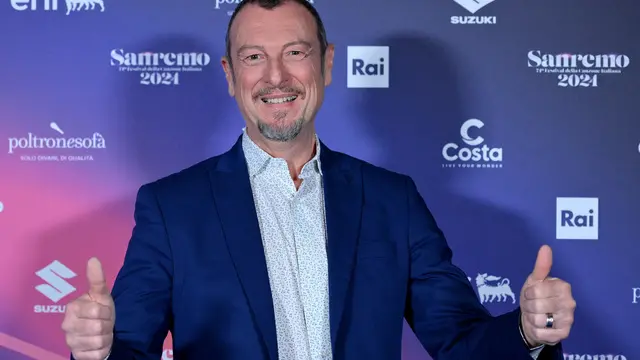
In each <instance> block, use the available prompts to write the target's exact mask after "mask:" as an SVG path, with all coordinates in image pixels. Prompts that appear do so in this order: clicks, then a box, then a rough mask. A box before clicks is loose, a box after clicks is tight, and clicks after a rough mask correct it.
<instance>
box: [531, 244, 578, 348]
mask: <svg viewBox="0 0 640 360" xmlns="http://www.w3.org/2000/svg"><path fill="white" fill-rule="evenodd" d="M552 262H553V257H552V252H551V248H550V247H549V246H547V245H544V246H543V247H541V248H540V251H539V252H538V258H537V259H536V264H535V266H534V268H533V272H532V273H531V275H529V277H528V278H527V281H526V282H525V284H524V286H523V287H522V291H521V292H520V311H521V320H522V332H523V333H524V334H523V335H524V337H525V339H526V340H527V342H528V343H529V345H530V346H532V347H535V346H539V345H555V344H557V343H559V342H560V341H562V340H564V339H566V338H567V337H568V336H569V332H570V331H571V326H572V325H573V313H574V311H575V308H576V302H575V300H574V299H573V296H572V295H571V285H569V283H567V282H566V281H563V280H560V279H558V278H551V277H549V274H550V272H551V265H552Z"/></svg>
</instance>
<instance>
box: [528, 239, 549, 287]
mask: <svg viewBox="0 0 640 360" xmlns="http://www.w3.org/2000/svg"><path fill="white" fill-rule="evenodd" d="M552 263H553V254H552V252H551V248H550V247H549V246H548V245H543V246H542V247H541V248H540V250H539V251H538V257H537V258H536V264H535V266H534V267H533V272H532V273H531V280H533V281H542V280H544V279H546V278H547V277H549V273H550V272H551V265H552Z"/></svg>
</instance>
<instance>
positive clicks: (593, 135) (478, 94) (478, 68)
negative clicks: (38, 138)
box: [0, 0, 640, 360]
mask: <svg viewBox="0 0 640 360" xmlns="http://www.w3.org/2000/svg"><path fill="white" fill-rule="evenodd" d="M0 1H2V4H0V33H1V34H3V35H2V37H0V46H1V47H0V49H2V50H1V51H0V79H1V81H0V135H2V136H1V137H0V139H1V141H3V142H4V144H5V146H6V147H5V149H8V138H10V137H20V136H25V135H26V134H27V133H28V132H34V133H39V134H48V131H51V130H49V129H48V124H49V123H50V122H52V121H54V122H56V123H57V124H59V125H60V126H61V127H62V128H63V129H64V130H65V131H66V132H67V133H69V134H71V135H74V134H77V135H82V136H84V135H87V134H92V133H94V132H100V133H101V134H102V135H103V136H104V137H105V139H106V142H107V148H106V149H105V150H101V151H97V152H94V159H95V160H94V161H88V162H75V163H47V162H21V161H19V157H18V156H16V155H9V154H6V153H4V154H3V155H0V201H2V203H3V204H4V208H5V209H4V211H3V212H2V213H0V249H1V250H2V252H1V253H0V254H1V255H0V257H1V258H0V260H1V261H0V271H1V272H0V276H1V280H2V281H0V293H2V294H3V295H2V297H1V298H0V333H2V334H4V335H7V336H8V337H9V338H11V339H20V340H22V341H26V342H28V343H31V344H33V345H35V346H37V347H39V348H41V349H45V350H47V351H50V352H52V353H56V354H60V356H66V354H67V349H66V347H65V344H64V336H63V334H62V332H61V331H60V322H61V320H62V315H61V314H34V313H33V310H32V309H33V305H35V304H41V303H46V300H47V299H46V298H44V297H42V295H41V294H39V293H38V292H36V291H35V290H34V286H35V285H37V284H39V283H40V282H41V281H40V279H38V278H37V277H36V276H35V274H34V272H35V271H36V270H37V269H40V268H42V267H44V266H45V265H47V264H49V263H50V262H51V261H53V260H56V259H57V260H59V261H61V262H62V263H64V264H65V265H67V266H68V267H69V268H71V269H73V270H74V271H75V272H76V273H77V274H78V275H79V276H78V277H77V278H74V279H71V280H70V283H72V284H73V285H74V286H76V287H77V289H78V291H84V290H85V288H84V286H85V285H84V284H83V281H82V277H83V275H84V272H83V271H84V270H83V269H84V266H85V262H86V259H88V258H89V257H90V256H94V255H98V256H100V257H101V259H102V260H103V263H104V265H105V271H106V272H107V274H108V275H109V276H110V280H112V279H113V277H114V276H115V273H116V272H117V270H118V269H119V267H120V265H121V263H122V255H123V254H124V251H125V249H126V244H127V241H128V238H129V235H130V232H131V226H132V221H133V220H132V210H133V201H134V193H135V190H136V189H137V188H138V186H140V185H141V184H142V183H145V182H148V181H151V180H154V179H156V178H158V177H161V176H164V175H167V174H169V173H171V172H174V171H177V170H179V169H181V168H183V167H186V166H188V165H191V164H193V163H195V162H197V161H199V160H202V159H204V158H206V157H208V156H211V155H215V154H218V153H220V152H222V151H225V150H226V149H227V148H228V147H229V146H230V145H231V144H232V143H233V142H234V141H235V139H236V137H237V136H238V134H239V132H240V129H241V127H242V126H243V121H242V119H241V117H240V115H239V113H238V111H237V108H236V105H235V103H234V101H233V99H231V98H229V97H228V95H227V93H226V84H225V82H224V77H223V73H222V70H221V68H220V66H219V64H218V60H219V58H220V57H221V56H222V54H223V51H224V34H225V31H226V27H227V21H228V19H229V17H228V15H227V11H231V10H233V5H224V6H221V8H220V9H216V8H215V0H197V1H175V0H174V1H166V0H157V1H150V0H134V1H115V0H113V1H110V0H105V2H106V3H105V7H106V11H105V12H104V13H100V12H98V11H82V12H77V13H71V14H70V15H69V16H65V13H64V2H63V1H61V3H60V8H61V10H59V11H58V12H45V11H42V10H39V11H22V12H19V11H14V10H13V9H12V7H11V5H10V0H0ZM315 6H316V7H317V8H318V10H319V11H320V13H321V15H322V16H323V19H324V21H325V26H326V28H327V32H328V36H329V39H330V41H332V42H333V43H335V45H336V59H335V69H334V83H333V84H332V85H331V87H330V88H329V89H328V92H327V95H326V99H325V105H324V107H323V109H322V111H321V112H320V114H319V118H318V121H317V123H318V131H319V134H320V136H321V137H322V139H323V140H324V141H325V142H326V143H327V144H328V145H329V146H330V147H332V148H334V149H336V150H340V151H343V152H347V153H349V154H351V155H354V156H357V157H360V158H363V159H365V160H368V161H371V162H373V163H375V164H378V165H381V166H384V167H387V168H389V169H392V170H396V171H400V172H403V173H407V174H409V175H411V176H412V177H413V178H414V179H415V180H416V182H417V184H418V186H419V188H420V190H421V192H422V194H423V195H424V197H425V200H426V201H427V203H428V204H429V206H430V207H431V209H432V211H433V212H434V214H435V216H436V219H437V220H438V222H439V224H440V226H441V227H442V228H443V230H444V231H445V234H446V235H447V237H448V240H449V243H450V245H451V247H452V248H453V250H454V254H455V258H454V259H455V261H456V262H457V263H458V264H459V265H460V267H461V268H463V269H464V270H465V271H466V272H467V273H468V274H469V276H471V277H472V278H475V275H476V274H477V273H485V272H488V273H489V274H493V275H499V276H504V277H508V278H509V279H510V280H511V286H512V289H513V290H514V292H516V294H517V293H518V292H519V290H520V287H521V284H522V283H523V281H524V279H525V278H526V276H527V275H528V274H529V272H530V271H531V269H532V267H533V263H534V260H535V256H536V253H537V249H538V248H539V246H540V245H542V244H545V243H546V244H550V245H551V246H552V247H553V249H554V268H553V275H555V276H558V277H562V278H564V279H566V280H568V281H569V282H571V283H572V285H573V291H574V296H575V298H576V299H577V302H578V308H577V310H576V323H575V326H574V329H573V331H572V335H571V337H570V339H569V340H567V341H566V342H565V348H566V350H567V353H571V354H592V355H593V354H614V355H624V356H625V357H626V358H627V359H637V358H640V347H638V344H637V323H638V321H639V320H640V304H633V303H632V288H634V287H640V275H638V274H640V264H639V261H638V259H640V243H639V242H638V238H639V233H640V231H639V230H640V221H638V218H639V215H640V193H639V192H638V184H640V154H639V153H638V143H639V142H640V120H639V118H638V116H639V115H638V114H639V113H640V88H639V84H640V83H639V81H640V73H639V71H638V67H637V65H636V61H637V60H638V59H640V46H638V36H639V35H640V23H639V22H638V21H637V19H638V18H639V16H640V5H638V4H637V2H635V1H631V0H618V1H615V2H603V1H596V0H586V1H577V0H568V1H563V2H552V1H550V0H543V1H538V2H526V3H525V2H519V1H512V2H509V1H496V2H494V3H492V4H490V5H488V6H487V7H485V8H483V9H482V10H480V11H479V12H478V13H477V14H476V15H480V16H482V15H489V16H497V18H498V24H497V25H451V24H450V22H449V18H450V17H451V16H455V15H462V16H464V15H469V14H468V13H467V12H466V10H464V9H463V8H462V7H461V6H459V5H458V4H456V3H455V2H454V1H452V0H438V1H426V0H425V1H417V0H397V1H393V2H391V1H381V0H367V1H365V0H349V1H346V2H345V1H330V0H315ZM350 45H383V46H390V47H391V49H390V81H391V87H390V88H389V89H348V88H347V87H346V73H347V58H346V49H347V46H350ZM114 48H123V49H124V50H125V51H126V52H143V51H159V52H180V51H200V52H207V53H209V54H210V55H211V58H212V62H211V64H210V65H209V66H208V67H207V68H206V69H205V71H203V72H201V73H187V74H183V75H182V79H181V80H182V84H181V85H179V86H175V87H145V86H142V85H140V84H138V80H139V76H138V74H137V73H120V72H118V71H117V68H115V67H112V66H110V64H109V61H110V55H109V54H110V51H111V50H112V49H114ZM538 49H539V50H541V51H542V52H546V53H563V52H567V53H591V54H600V53H617V54H626V55H627V56H629V58H630V59H631V65H630V66H629V67H627V68H625V69H624V71H623V73H622V74H619V75H603V76H601V78H600V86H599V87H597V88H560V87H557V86H556V85H555V81H554V79H555V77H554V76H553V75H548V76H542V75H538V74H536V73H535V71H534V70H533V69H531V68H528V67H527V59H526V56H527V52H528V51H530V50H538ZM469 118H478V119H481V120H482V121H484V122H485V125H486V126H485V127H484V128H483V129H481V130H480V132H481V134H482V136H483V137H484V138H485V139H486V141H487V143H488V144H490V145H493V146H498V147H502V148H503V149H504V162H503V164H504V166H503V168H502V169H486V170H484V169H481V170H474V169H445V168H442V167H441V164H442V163H443V160H442V157H441V149H442V146H443V145H444V144H445V143H448V142H459V139H460V135H459V128H460V124H461V123H462V122H463V121H465V120H467V119H469ZM565 196H568V197H573V196H575V197H583V196H585V197H598V198H599V199H600V240H598V241H573V240H555V201H556V197H565ZM474 286H475V285H474ZM76 295H77V294H76ZM76 295H74V296H76ZM70 299H71V298H69V299H66V300H65V301H69V300H70ZM516 305H517V304H516ZM516 305H513V304H510V302H508V303H489V304H486V306H487V308H488V309H489V310H490V311H491V312H492V313H494V314H500V313H504V312H506V311H509V310H511V309H512V308H513V306H516ZM0 346H5V347H7V348H11V347H14V346H15V341H9V340H3V342H0ZM167 346H170V342H169V341H168V343H167ZM21 349H23V350H24V348H23V347H21ZM14 350H16V349H14ZM20 351H22V350H16V351H11V350H10V349H0V358H1V359H10V360H14V359H15V360H17V359H25V357H24V356H22V355H19V352H20ZM425 356H426V353H425V352H424V350H423V349H422V347H421V345H420V344H419V343H418V342H417V341H416V340H415V337H414V336H413V334H412V333H411V332H410V330H409V329H408V328H407V333H406V336H405V340H404V346H403V359H406V360H418V359H424V358H425ZM32 358H34V357H32ZM35 358H42V359H44V358H48V359H51V360H55V359H57V358H54V357H51V356H41V355H40V356H36V357H35Z"/></svg>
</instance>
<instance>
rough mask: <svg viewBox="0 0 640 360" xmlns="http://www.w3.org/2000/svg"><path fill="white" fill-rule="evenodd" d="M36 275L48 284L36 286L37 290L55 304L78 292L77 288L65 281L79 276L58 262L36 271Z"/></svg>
mask: <svg viewBox="0 0 640 360" xmlns="http://www.w3.org/2000/svg"><path fill="white" fill-rule="evenodd" d="M36 275H38V276H39V277H40V278H41V279H42V280H44V281H45V282H46V284H41V285H38V286H36V290H38V291H39V292H40V293H41V294H42V295H44V296H46V297H47V298H49V300H51V301H53V302H54V303H57V302H58V301H60V299H62V298H64V297H65V296H67V295H69V294H71V293H72V292H74V291H76V288H75V287H73V286H72V285H71V284H69V283H68V282H66V281H64V280H63V279H72V278H74V277H76V276H77V275H76V274H75V273H74V272H73V271H71V270H70V269H69V268H68V267H66V266H64V265H62V263H61V262H59V261H58V260H55V261H54V262H52V263H51V264H49V265H47V266H45V267H44V268H43V269H40V270H38V271H36Z"/></svg>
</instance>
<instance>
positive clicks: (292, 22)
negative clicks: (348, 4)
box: [222, 2, 333, 142]
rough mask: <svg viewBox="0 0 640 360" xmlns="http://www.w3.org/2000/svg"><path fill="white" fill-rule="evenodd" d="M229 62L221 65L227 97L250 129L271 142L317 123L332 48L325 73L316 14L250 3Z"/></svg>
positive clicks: (239, 20)
mask: <svg viewBox="0 0 640 360" xmlns="http://www.w3.org/2000/svg"><path fill="white" fill-rule="evenodd" d="M230 38H231V52H230V56H231V63H232V65H233V69H232V68H231V66H230V65H231V64H229V62H228V60H227V59H223V60H222V65H223V68H224V71H225V74H226V78H227V81H228V84H229V94H230V95H231V96H234V97H235V98H236V101H237V103H238V106H239V108H240V111H241V112H242V115H243V117H244V118H245V120H246V122H247V128H250V127H255V128H257V129H258V130H259V131H260V133H261V134H262V135H263V136H264V137H265V138H266V139H268V140H273V141H281V142H283V141H290V140H293V139H294V138H295V137H296V136H297V135H298V134H299V133H300V131H301V130H302V128H303V127H304V126H305V125H307V124H309V123H311V122H313V120H314V118H315V115H316V113H317V112H318V109H319V108H320V106H321V105H322V100H323V98H324V87H325V86H327V85H329V84H330V83H331V69H332V67H333V46H330V47H329V48H328V49H327V51H326V54H325V61H324V72H323V71H322V68H321V66H322V65H321V64H322V61H321V60H322V59H321V54H320V42H319V40H318V36H317V28H316V23H315V20H314V18H313V16H312V15H311V14H310V13H309V12H308V11H307V10H306V9H305V8H304V7H303V6H301V5H299V4H296V3H293V2H289V3H285V4H283V5H281V6H278V7H276V8H274V9H272V10H266V9H262V8H260V7H259V6H257V5H247V6H246V7H245V8H243V9H242V11H241V12H240V13H239V14H238V15H237V17H236V19H235V21H234V23H233V26H232V28H231V32H230Z"/></svg>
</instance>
